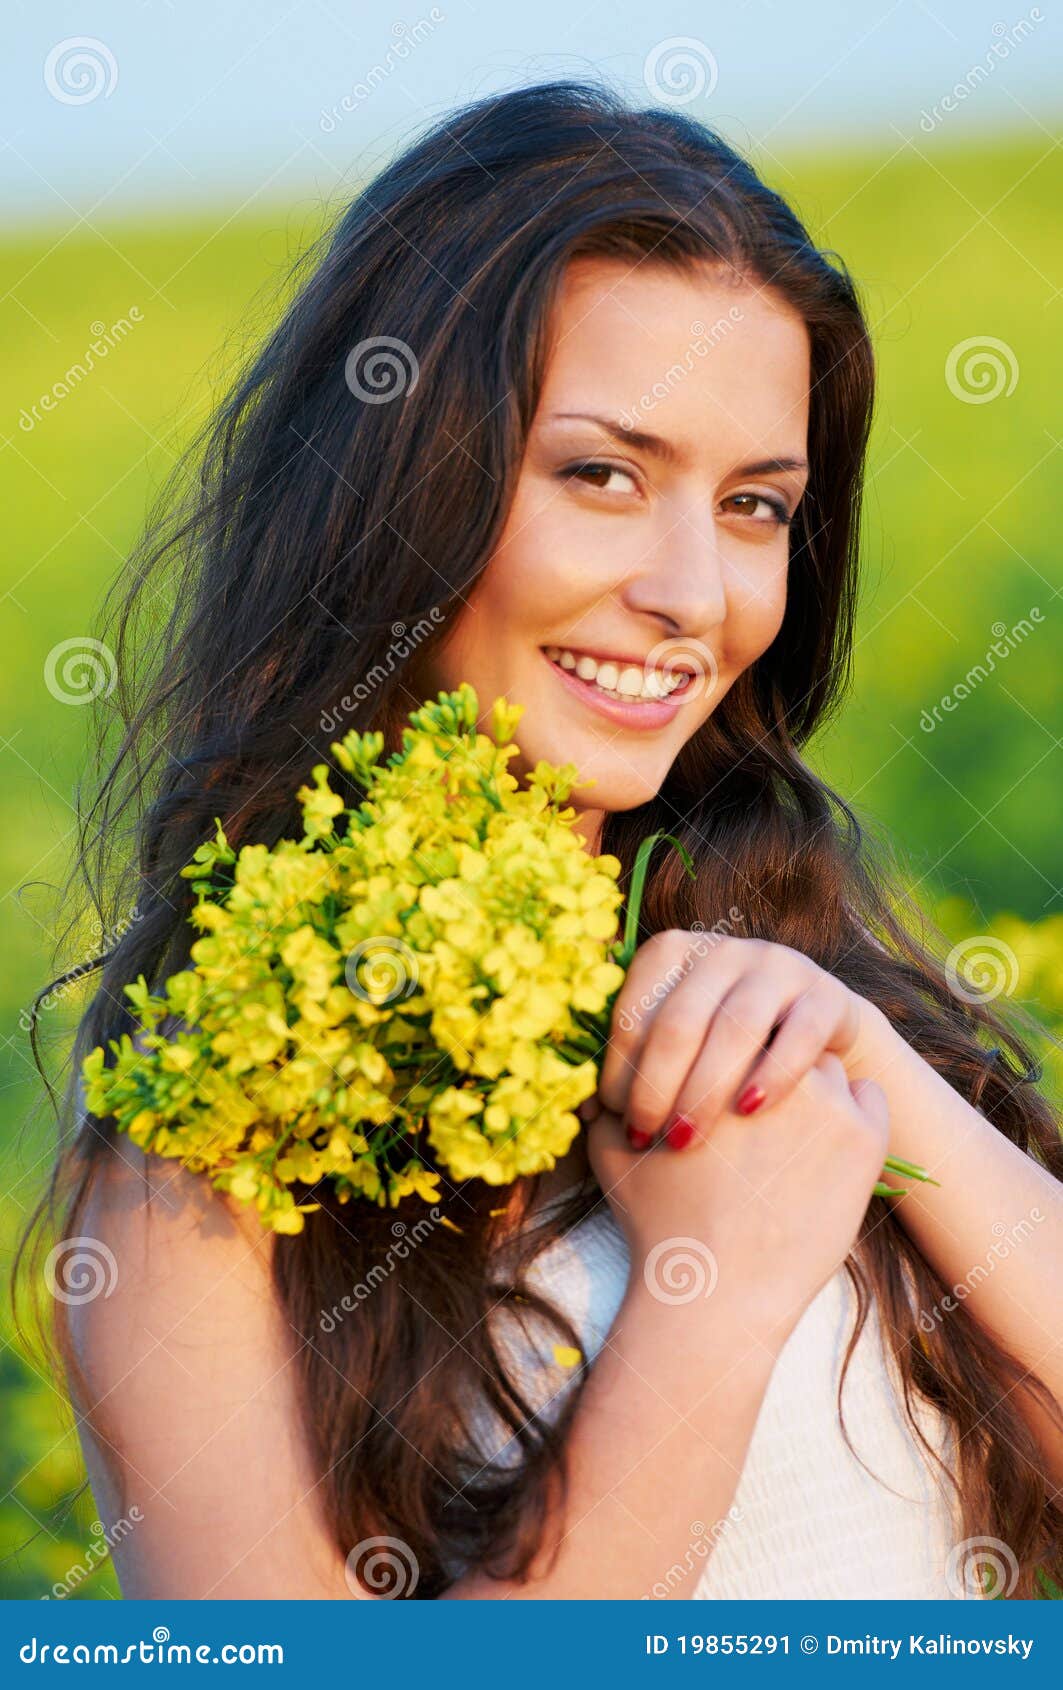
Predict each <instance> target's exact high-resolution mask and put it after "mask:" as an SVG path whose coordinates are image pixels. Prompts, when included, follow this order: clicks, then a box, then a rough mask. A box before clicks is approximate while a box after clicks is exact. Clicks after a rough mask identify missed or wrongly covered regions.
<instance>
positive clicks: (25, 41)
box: [0, 0, 1063, 223]
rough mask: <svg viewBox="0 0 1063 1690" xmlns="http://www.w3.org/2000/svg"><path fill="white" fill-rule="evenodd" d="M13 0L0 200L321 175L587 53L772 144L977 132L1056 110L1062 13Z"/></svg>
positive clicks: (157, 191)
mask: <svg viewBox="0 0 1063 1690" xmlns="http://www.w3.org/2000/svg"><path fill="white" fill-rule="evenodd" d="M8 6H9V7H10V10H9V12H8V18H7V23H8V28H7V30H6V31H5V36H6V40H5V52H4V55H3V60H4V62H3V65H2V69H0V75H2V84H0V86H2V91H3V99H2V104H0V134H2V138H3V143H4V144H3V147H2V149H0V205H2V206H3V208H4V211H5V214H6V216H7V217H8V219H9V220H10V219H12V218H16V219H19V220H22V219H32V220H35V221H46V222H57V223H66V222H68V221H69V220H70V217H71V214H72V213H74V214H77V215H80V216H87V215H89V214H90V213H91V214H92V215H93V220H94V222H100V221H101V220H104V219H105V218H106V217H108V216H115V217H118V216H121V215H122V214H123V213H124V212H128V210H129V209H130V208H131V207H136V208H138V209H139V210H144V209H150V208H153V207H154V208H158V207H160V206H164V207H173V208H176V207H178V206H179V205H180V204H182V203H189V202H191V203H193V204H195V203H204V202H208V203H212V204H218V203H221V204H231V205H233V206H234V207H235V206H236V205H240V204H243V203H246V202H248V201H249V200H254V199H256V198H260V197H262V196H268V197H271V198H275V197H281V198H283V197H285V196H289V195H291V194H292V193H293V192H300V191H303V190H308V191H311V192H321V193H322V194H325V195H330V194H331V193H333V192H334V191H335V190H336V188H337V185H338V184H339V183H340V182H342V181H344V180H346V179H351V180H356V179H357V178H358V177H360V176H362V175H364V174H365V173H366V172H367V171H368V170H371V169H372V168H373V167H374V165H377V164H380V163H382V162H383V160H384V159H385V158H386V157H388V156H389V155H390V154H391V153H392V152H394V151H395V150H396V149H397V148H399V147H400V146H401V145H402V144H403V143H404V142H405V141H406V140H408V139H409V138H410V137H411V136H412V135H413V134H414V133H415V132H416V131H417V129H418V128H419V127H420V126H421V125H422V124H423V123H424V122H425V121H427V120H429V119H433V118H436V117H439V116H442V115H443V114H445V113H446V111H448V110H450V109H453V108H454V107H455V106H456V105H458V104H461V103H462V102H464V101H465V100H468V99H471V98H474V97H476V96H478V95H481V94H484V93H487V92H490V91H493V90H497V89H501V88H505V87H511V86H513V85H514V84H517V83H520V82H526V81H529V80H533V79H536V78H540V77H544V76H556V75H572V74H577V75H584V74H595V73H599V74H602V75H604V76H606V77H607V78H608V79H609V80H610V81H611V82H612V83H614V84H615V85H617V86H619V87H620V88H621V89H623V90H627V91H629V92H631V93H634V94H637V95H639V96H640V97H644V98H646V99H647V100H651V99H652V100H654V101H655V102H656V103H662V102H667V101H668V100H674V101H676V103H680V104H683V105H686V106H688V107H689V109H690V110H691V112H692V113H693V114H694V115H696V116H698V117H701V118H702V119H704V120H706V121H708V122H711V123H713V124H714V125H715V126H717V127H718V128H720V129H721V130H722V131H723V133H724V134H725V135H727V136H728V138H729V139H731V140H732V141H735V142H736V143H737V144H739V145H740V146H742V147H743V148H746V149H749V148H752V149H754V150H756V151H759V152H760V153H761V156H762V157H768V158H770V156H771V155H772V154H777V155H779V156H782V155H784V154H785V153H786V152H787V150H788V149H791V148H793V147H795V146H800V145H805V144H808V143H809V142H824V141H826V142H830V141H839V140H845V139H847V138H848V137H851V136H854V135H857V136H861V137H864V138H867V139H870V140H873V139H874V138H875V137H876V136H881V137H882V139H883V140H884V141H886V142H889V143H891V144H892V145H894V146H896V144H898V142H899V141H900V140H901V139H902V138H903V137H909V138H910V139H911V140H912V141H913V142H915V143H916V144H918V145H920V146H922V147H923V148H926V149H929V148H931V147H932V146H933V145H935V144H937V143H938V142H939V141H940V140H941V139H942V138H943V137H946V136H947V137H948V138H949V139H950V140H955V139H956V138H962V137H963V136H965V135H969V134H971V133H972V132H973V131H975V130H985V129H996V130H1000V129H1019V130H1027V131H1028V130H1029V129H1030V127H1031V126H1032V125H1034V124H1036V123H1041V124H1044V125H1046V126H1047V127H1048V128H1053V127H1054V125H1055V120H1056V119H1057V117H1058V114H1059V111H1060V104H1061V97H1060V93H1059V90H1060V87H1061V85H1063V74H1061V73H1063V51H1061V40H1063V25H1061V23H1060V18H1059V11H1058V8H1050V7H1049V5H1048V3H1047V0H1046V3H1045V4H1044V5H1043V6H1041V7H1037V6H1028V5H1026V4H1025V0H1018V4H1016V5H1015V6H1014V9H1008V7H1007V0H988V3H986V0H962V3H961V0H930V3H926V4H924V3H921V0H892V3H891V0H873V3H854V0H848V3H846V0H806V3H804V4H786V3H785V0H729V3H728V4H727V5H726V6H720V7H711V6H707V5H690V4H672V3H668V0H664V3H651V0H534V4H531V5H519V4H513V3H512V0H504V3H495V4H489V3H488V0H440V4H438V5H432V4H430V3H428V0H394V5H393V6H392V7H388V8H384V7H382V6H380V5H375V4H370V5H367V4H358V5H354V4H350V3H344V0H254V3H250V0H230V3H226V0H121V3H119V0H79V3H77V4H67V3H65V0H62V3H49V4H46V5H43V6H42V5H40V4H32V3H30V0H8ZM78 42H84V43H85V45H84V46H81V47H79V46H77V43H78ZM71 43H74V44H75V45H73V46H71V45H70V44H71ZM957 88H960V89H962V90H963V92H961V93H959V94H957V93H956V90H957ZM90 96H91V97H90ZM943 101H944V102H946V104H945V105H944V106H943V105H942V102H943ZM950 102H951V104H950ZM935 109H936V110H937V113H938V115H937V117H935V116H934V112H935ZM928 123H929V127H928Z"/></svg>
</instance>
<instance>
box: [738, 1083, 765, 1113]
mask: <svg viewBox="0 0 1063 1690" xmlns="http://www.w3.org/2000/svg"><path fill="white" fill-rule="evenodd" d="M766 1096H767V1092H766V1091H765V1090H764V1087H763V1086H747V1087H746V1089H745V1091H744V1092H743V1093H742V1095H741V1097H740V1098H739V1099H738V1105H737V1107H738V1113H739V1114H740V1115H752V1113H753V1111H754V1109H759V1108H760V1106H761V1104H762V1103H763V1102H764V1099H765V1097H766Z"/></svg>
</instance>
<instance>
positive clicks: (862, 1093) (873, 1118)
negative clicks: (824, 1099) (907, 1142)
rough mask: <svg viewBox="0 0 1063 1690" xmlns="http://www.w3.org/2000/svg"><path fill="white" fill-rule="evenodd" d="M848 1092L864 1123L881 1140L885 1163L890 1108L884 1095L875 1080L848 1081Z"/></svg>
mask: <svg viewBox="0 0 1063 1690" xmlns="http://www.w3.org/2000/svg"><path fill="white" fill-rule="evenodd" d="M849 1090H850V1091H851V1092H852V1094H853V1098H854V1100H855V1102H856V1105H857V1108H858V1109H859V1110H860V1113H861V1114H862V1115H863V1117H864V1119H865V1121H867V1123H868V1125H869V1126H870V1127H872V1128H873V1129H874V1131H875V1132H876V1134H877V1135H878V1137H879V1138H880V1139H881V1141H882V1159H883V1161H885V1159H886V1150H887V1148H888V1145H889V1135H890V1106H889V1099H888V1098H887V1096H886V1093H885V1092H884V1091H883V1089H882V1087H881V1086H880V1085H879V1083H878V1081H877V1080H871V1079H867V1080H865V1079H859V1080H850V1081H849Z"/></svg>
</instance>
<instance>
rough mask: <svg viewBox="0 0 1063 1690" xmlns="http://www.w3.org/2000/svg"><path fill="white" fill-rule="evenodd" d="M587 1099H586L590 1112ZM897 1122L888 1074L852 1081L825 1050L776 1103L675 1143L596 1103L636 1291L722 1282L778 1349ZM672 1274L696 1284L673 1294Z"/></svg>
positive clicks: (856, 1217)
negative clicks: (638, 1146)
mask: <svg viewBox="0 0 1063 1690" xmlns="http://www.w3.org/2000/svg"><path fill="white" fill-rule="evenodd" d="M592 1110H593V1100H588V1104H586V1105H584V1107H583V1110H582V1111H581V1112H582V1113H583V1114H584V1115H585V1116H590V1115H591V1114H592ZM701 1125H702V1123H701V1122H700V1121H699V1126H701ZM888 1135H889V1110H888V1107H887V1103H886V1096H885V1093H884V1092H883V1090H882V1088H881V1086H879V1085H878V1084H877V1083H876V1082H875V1081H874V1080H869V1079H868V1080H861V1079H857V1080H853V1081H852V1082H851V1083H850V1081H849V1078H848V1076H847V1075H846V1072H845V1068H844V1067H843V1065H842V1062H841V1059H840V1058H839V1057H837V1056H836V1055H834V1054H833V1053H830V1052H828V1053H827V1054H825V1055H823V1056H820V1057H819V1058H817V1060H816V1061H815V1062H813V1064H812V1065H811V1067H810V1068H809V1069H807V1071H806V1072H805V1073H804V1074H803V1075H802V1076H801V1078H800V1079H799V1080H798V1081H797V1082H796V1083H795V1084H794V1085H793V1086H791V1088H790V1089H789V1091H788V1092H787V1094H786V1096H785V1097H784V1098H783V1099H782V1100H781V1101H780V1102H779V1103H777V1104H776V1106H775V1107H774V1108H773V1109H772V1111H771V1112H770V1114H767V1115H763V1116H761V1115H758V1116H756V1117H754V1118H752V1119H745V1118H743V1117H742V1116H740V1115H737V1114H735V1113H734V1112H733V1111H730V1110H725V1111H724V1112H723V1113H722V1114H721V1115H719V1116H718V1118H717V1119H716V1121H715V1122H714V1124H713V1125H712V1126H711V1127H707V1126H706V1127H704V1128H703V1130H702V1131H701V1132H699V1134H698V1136H697V1138H696V1139H695V1140H694V1141H693V1143H692V1145H691V1146H690V1147H689V1148H686V1149H684V1150H682V1151H680V1152H679V1153H676V1152H675V1151H673V1150H672V1149H670V1148H669V1146H668V1143H667V1141H665V1140H660V1139H659V1140H657V1141H655V1143H654V1146H653V1148H652V1149H650V1150H645V1151H641V1152H635V1151H632V1149H631V1147H630V1145H629V1144H628V1142H627V1141H626V1139H625V1136H624V1133H623V1131H622V1128H621V1123H620V1119H619V1117H618V1116H617V1115H615V1114H612V1113H610V1112H609V1111H608V1110H604V1109H599V1110H598V1113H597V1114H595V1115H594V1116H593V1119H590V1120H589V1124H588V1126H587V1154H588V1158H589V1160H590V1163H591V1167H592V1169H593V1171H594V1175H595V1178H596V1179H597V1180H598V1183H599V1185H600V1186H601V1188H602V1191H603V1192H604V1194H605V1196H606V1199H607V1201H608V1202H609V1204H610V1207H611V1208H612V1210H613V1212H614V1214H615V1215H616V1218H617V1220H618V1222H619V1224H620V1226H621V1227H622V1229H623V1231H624V1232H625V1234H626V1236H627V1240H628V1243H629V1245H630V1249H631V1257H632V1262H631V1275H632V1279H631V1284H632V1286H633V1287H634V1288H635V1290H636V1293H638V1294H639V1295H641V1294H642V1289H643V1286H645V1287H648V1289H649V1291H650V1294H651V1295H652V1296H654V1297H655V1298H656V1299H657V1300H658V1301H659V1302H661V1303H663V1304H668V1303H675V1302H684V1303H687V1304H691V1305H697V1306H698V1307H700V1306H702V1298H707V1297H708V1296H709V1294H710V1293H713V1294H714V1295H716V1294H717V1292H718V1295H719V1296H720V1297H722V1298H724V1299H726V1301H727V1302H728V1303H729V1305H730V1308H731V1309H732V1311H735V1312H736V1313H737V1316H738V1320H739V1321H740V1323H741V1326H742V1328H743V1329H744V1330H745V1331H747V1332H749V1334H750V1336H751V1338H752V1339H753V1340H754V1341H756V1342H760V1343H764V1344H766V1345H768V1346H769V1347H771V1348H772V1349H778V1347H780V1346H781V1344H782V1343H783V1342H784V1341H785V1339H786V1337H787V1336H788V1334H789V1333H790V1332H791V1331H792V1329H793V1327H794V1325H795V1324H796V1322H797V1320H798V1319H799V1317H800V1315H801V1313H802V1311H803V1310H804V1309H805V1308H806V1307H807V1305H808V1303H809V1302H810V1301H811V1299H812V1298H813V1297H814V1296H815V1294H816V1292H817V1291H818V1290H819V1289H820V1287H821V1286H822V1285H824V1284H825V1283H826V1282H827V1280H828V1279H829V1278H830V1277H831V1275H832V1274H833V1273H835V1272H836V1271H837V1269H838V1268H839V1267H840V1266H841V1264H842V1262H843V1261H844V1260H845V1257H846V1255H847V1254H848V1253H849V1251H850V1250H851V1248H852V1246H853V1243H854V1241H855V1239H856V1237H857V1234H858V1232H859V1229H860V1224H861V1221H862V1219H863V1216H864V1214H865V1213H866V1211H867V1205H868V1202H869V1199H870V1197H871V1192H872V1189H873V1186H874V1183H875V1181H876V1179H877V1177H878V1173H879V1169H880V1168H881V1167H882V1161H883V1157H884V1155H885V1149H886V1140H887V1138H888ZM810 1217H814V1218H812V1219H810ZM673 1276H674V1278H675V1279H678V1280H679V1281H680V1290H681V1291H682V1282H683V1278H684V1276H686V1277H687V1279H688V1280H689V1279H690V1278H691V1276H692V1283H693V1289H692V1290H691V1291H690V1293H689V1295H688V1294H680V1295H676V1294H674V1288H673V1287H672V1277H673ZM699 1282H700V1283H699ZM715 1306H716V1307H718V1306H719V1304H716V1305H715ZM704 1307H705V1308H706V1309H707V1310H708V1312H709V1315H710V1317H711V1316H712V1313H713V1308H714V1305H713V1304H712V1303H710V1302H705V1303H704Z"/></svg>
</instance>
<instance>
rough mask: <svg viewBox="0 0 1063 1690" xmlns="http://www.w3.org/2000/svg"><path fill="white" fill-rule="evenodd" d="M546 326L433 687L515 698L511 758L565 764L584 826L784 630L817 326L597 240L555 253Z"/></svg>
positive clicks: (589, 831)
mask: <svg viewBox="0 0 1063 1690" xmlns="http://www.w3.org/2000/svg"><path fill="white" fill-rule="evenodd" d="M731 274H732V273H731V272H728V273H727V275H728V277H731ZM553 331H554V339H553V347H552V352H551V356H550V359H549V364H548V369H547V374H546V379H545V384H544V389H543V393H542V399H541V402H540V405H539V409H538V412H537V414H536V417H535V420H534V423H533V426H532V428H531V431H530V434H529V438H528V443H527V450H526V453H525V457H524V461H523V464H522V466H521V471H520V476H519V480H518V484H517V489H516V496H515V499H514V501H513V506H512V509H511V511H510V513H509V518H508V521H507V523H506V526H505V530H504V533H503V535H502V537H501V540H500V542H499V545H498V547H497V550H496V551H495V553H494V555H493V556H492V557H491V559H490V562H489V564H488V565H487V568H486V569H485V571H484V573H483V574H482V575H481V576H480V577H479V578H478V580H477V582H476V584H475V587H474V588H473V590H472V593H471V595H470V597H469V599H468V601H467V603H466V604H465V605H464V606H463V607H462V609H461V611H460V614H459V615H457V616H456V617H455V618H453V619H452V622H451V626H450V628H449V629H448V631H447V633H446V634H445V636H444V639H443V641H442V642H441V644H440V645H439V646H437V647H436V649H435V650H434V651H433V653H432V654H431V668H430V671H429V673H428V676H427V681H428V685H427V688H426V690H425V696H427V693H428V692H429V691H431V692H433V693H434V692H435V691H438V690H439V689H440V688H447V689H450V688H453V687H456V686H457V685H458V683H459V682H460V681H463V680H464V681H469V682H471V684H472V685H473V686H474V687H475V688H476V691H477V694H478V696H479V699H480V705H481V709H482V711H483V712H484V715H486V713H487V711H488V710H489V709H490V706H491V704H492V702H493V701H494V699H495V698H496V697H499V696H501V695H505V696H506V697H507V698H508V699H509V700H510V701H511V702H514V703H519V704H522V705H523V706H524V714H523V716H522V718H521V721H520V724H519V726H518V728H517V731H516V735H515V738H516V741H517V743H518V745H519V748H520V753H521V756H520V759H519V760H517V759H515V760H514V762H513V763H512V764H511V765H510V767H511V768H512V770H513V772H514V773H515V774H520V773H522V772H527V770H529V769H531V768H533V767H534V765H535V763H536V762H537V761H538V760H539V759H540V758H545V759H546V760H547V761H548V762H551V763H567V762H572V763H575V764H576V765H577V767H578V768H579V770H580V784H579V785H578V786H577V787H576V788H575V789H574V791H573V794H572V798H571V802H572V803H573V804H574V805H575V807H576V808H577V810H578V811H579V812H580V827H581V830H582V832H583V834H584V837H585V838H586V839H587V841H588V842H589V843H591V844H593V843H594V841H595V839H596V835H597V828H598V825H599V823H600V821H601V816H602V812H603V811H612V810H627V809H631V808H633V807H634V806H636V805H639V804H642V803H644V802H645V801H646V800H648V799H650V798H652V797H653V795H654V794H655V793H656V792H657V791H658V790H659V788H660V786H661V784H662V782H663V781H664V778H665V776H666V775H667V773H668V770H669V768H670V766H671V764H672V762H673V761H674V759H675V757H676V755H677V753H678V751H679V750H680V747H681V746H682V745H683V743H684V741H685V740H687V739H688V738H689V737H690V736H691V735H692V734H694V733H696V732H697V730H698V728H699V727H700V726H701V724H702V723H703V722H704V721H705V720H706V718H707V717H708V716H709V715H710V714H711V712H712V711H713V710H715V708H716V706H717V705H718V703H719V702H720V699H721V698H722V697H723V696H724V694H725V693H726V692H727V689H728V688H729V687H730V686H731V684H732V683H733V681H734V680H735V678H736V676H738V675H739V674H741V672H742V671H743V670H744V669H745V668H747V667H748V666H749V664H751V663H753V662H754V661H755V660H756V658H757V657H759V656H760V654H761V653H762V652H763V651H764V650H765V649H766V648H767V647H768V646H769V645H770V644H771V642H772V640H773V639H774V638H775V635H776V633H777V632H778V630H779V627H780V624H781V622H782V619H783V611H784V608H785V603H786V573H787V549H788V533H789V530H788V527H787V523H788V521H789V520H790V519H792V517H793V515H794V512H795V511H796V509H797V505H798V503H799V501H800V498H801V495H802V493H803V492H804V488H805V483H806V480H807V467H806V459H805V453H806V436H807V425H808V400H809V391H808V390H809V370H810V363H809V339H808V333H807V330H806V328H805V325H804V323H803V321H802V320H801V318H800V317H799V315H798V314H797V313H796V312H795V311H794V310H793V309H792V308H791V307H790V306H789V305H788V304H786V303H785V302H784V301H783V300H782V298H781V297H780V296H779V295H777V294H775V293H774V292H773V291H772V290H771V289H770V288H769V289H765V290H762V291H760V292H758V291H756V290H755V289H753V288H752V287H749V286H746V285H743V286H741V287H740V288H738V289H736V287H735V285H734V282H733V279H731V280H730V282H729V285H728V284H726V283H725V281H724V280H723V279H721V275H720V272H718V271H714V270H712V269H710V268H708V267H704V268H700V269H699V270H698V271H697V272H686V273H683V272H680V271H678V270H675V269H672V268H669V267H666V266H665V265H661V264H653V263H652V262H649V261H647V262H645V263H642V264H640V265H638V266H637V267H632V266H631V265H629V264H627V263H623V262H620V261H617V260H612V259H591V258H586V259H580V260H576V261H574V262H573V263H572V264H571V265H570V266H569V269H568V271H567V273H566V278H565V282H564V285H563V289H562V292H561V296H560V300H559V305H558V310H557V313H556V317H555V321H554V324H553ZM592 780H593V784H591V782H592Z"/></svg>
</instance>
